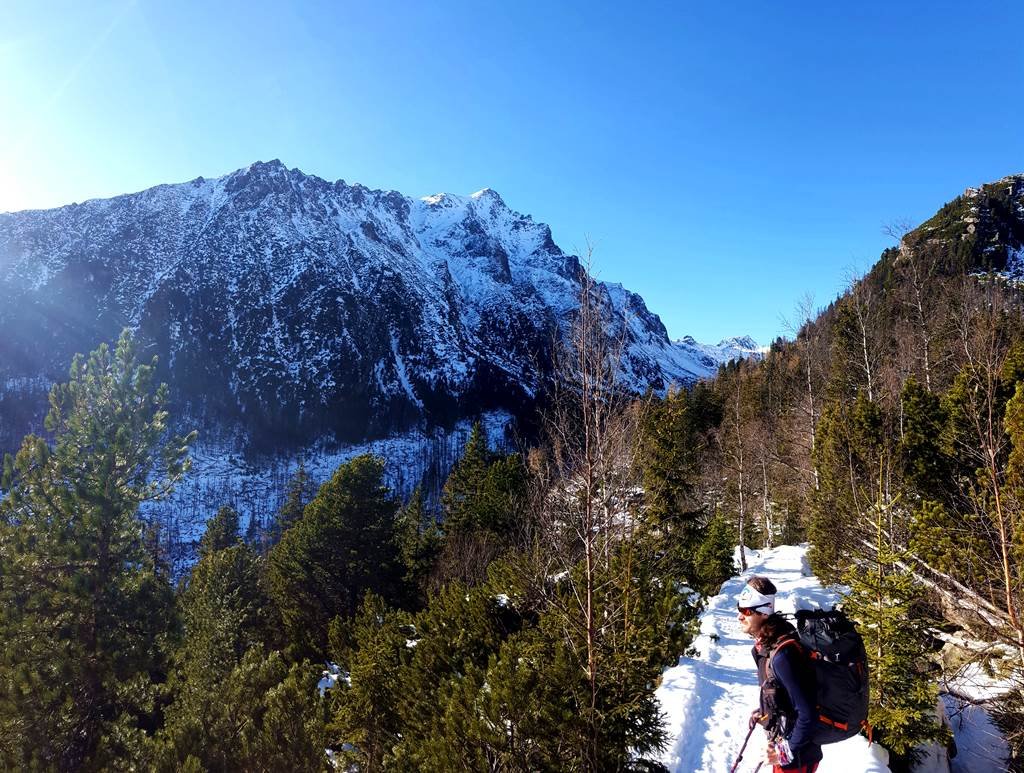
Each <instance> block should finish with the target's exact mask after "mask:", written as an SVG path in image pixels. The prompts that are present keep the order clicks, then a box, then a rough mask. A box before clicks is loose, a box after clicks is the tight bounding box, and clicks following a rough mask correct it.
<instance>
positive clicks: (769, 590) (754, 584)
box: [747, 575, 778, 596]
mask: <svg viewBox="0 0 1024 773" xmlns="http://www.w3.org/2000/svg"><path fill="white" fill-rule="evenodd" d="M747 585H749V586H750V587H751V588H753V589H754V590H756V591H757V592H758V593H760V594H761V595H762V596H774V595H775V594H776V593H778V591H777V590H776V589H775V583H773V582H772V581H771V580H769V579H768V578H767V577H765V576H763V575H756V576H754V577H751V578H750V579H749V580H747Z"/></svg>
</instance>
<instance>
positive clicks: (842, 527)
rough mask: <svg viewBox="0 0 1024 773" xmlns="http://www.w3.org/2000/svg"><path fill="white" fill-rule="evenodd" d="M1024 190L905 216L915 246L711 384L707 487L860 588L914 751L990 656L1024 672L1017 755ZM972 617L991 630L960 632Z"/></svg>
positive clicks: (834, 576) (878, 718) (895, 731)
mask: <svg viewBox="0 0 1024 773" xmlns="http://www.w3.org/2000/svg"><path fill="white" fill-rule="evenodd" d="M1022 189H1024V178H1020V177H1011V178H1006V179H1003V180H1000V181H999V182H997V183H993V184H991V185H986V186H983V187H981V188H980V189H969V190H968V191H967V192H966V193H965V194H964V195H963V196H960V197H958V198H957V199H955V200H954V201H952V202H950V203H949V204H946V205H945V206H944V207H943V208H942V209H941V210H940V211H939V212H938V213H937V214H936V215H935V217H933V218H932V219H930V220H928V221H927V222H926V223H924V224H922V225H921V226H919V227H917V228H915V229H913V230H909V231H907V230H905V229H894V231H895V233H894V235H895V236H896V238H897V239H898V244H897V245H896V246H893V247H892V248H891V249H887V250H886V251H885V252H884V253H883V254H882V256H881V258H880V260H879V261H878V263H877V264H876V265H875V266H874V267H873V268H872V269H871V270H870V271H869V272H868V273H867V274H866V275H865V276H863V277H860V278H856V279H855V280H853V281H852V282H851V283H850V286H849V288H848V289H847V291H846V292H845V293H844V294H843V295H842V296H841V297H840V298H838V299H837V300H836V301H835V302H834V303H832V304H830V305H829V306H828V307H827V308H826V309H824V310H823V311H821V312H820V313H817V312H815V310H814V309H813V304H811V303H810V302H808V303H806V304H804V306H803V308H801V309H799V310H798V312H797V316H798V325H797V332H796V335H795V337H794V339H793V340H780V341H777V342H776V343H775V344H774V345H773V346H772V347H771V351H770V352H769V353H768V354H767V356H766V357H765V358H764V360H763V361H761V362H740V363H736V364H733V365H729V366H726V367H724V368H723V369H722V370H721V371H720V372H719V375H718V377H717V379H715V380H714V382H713V383H712V384H711V385H710V386H709V387H707V389H708V390H710V392H711V393H713V395H714V397H715V401H716V404H717V405H719V406H720V407H721V418H720V421H718V423H717V424H716V426H715V427H714V429H713V431H712V433H711V437H713V438H714V442H713V443H712V444H710V446H709V449H710V451H711V453H710V454H709V455H708V456H706V457H705V459H704V462H703V467H702V469H703V471H704V474H703V477H702V483H701V484H700V485H699V486H698V488H699V490H700V492H699V494H698V496H697V500H698V501H699V502H700V503H701V504H702V505H703V506H704V507H705V509H706V510H708V511H712V512H719V513H722V514H724V515H725V516H726V517H727V518H728V519H729V522H730V525H731V527H732V528H734V529H735V531H736V533H738V537H739V541H740V543H741V544H754V545H760V544H764V545H766V546H771V545H773V544H778V543H780V542H789V541H792V540H793V539H799V538H802V537H806V538H807V539H809V540H810V542H811V543H812V550H811V560H812V565H813V568H814V570H815V572H816V573H817V574H818V575H819V576H821V577H822V578H824V579H826V580H829V581H834V582H842V583H845V584H847V585H849V586H850V587H851V589H852V592H851V595H850V596H849V597H848V599H847V601H846V609H847V611H848V612H850V613H851V615H852V616H854V617H855V618H856V619H857V620H858V621H859V622H860V624H861V630H862V632H863V633H864V635H865V639H866V642H867V645H868V651H869V653H870V655H871V659H872V667H873V671H872V680H873V681H872V699H873V705H872V714H871V721H872V722H873V724H874V725H875V727H876V729H877V730H878V731H879V737H880V738H881V739H882V741H883V743H885V744H886V745H887V746H889V747H890V748H892V749H893V750H894V751H895V752H897V753H903V752H906V751H907V750H909V749H910V748H911V747H913V746H914V745H915V744H916V743H918V742H920V741H922V740H925V739H927V738H929V737H938V736H941V734H942V731H941V729H940V728H939V726H938V725H937V724H936V720H935V715H934V707H935V705H936V698H937V696H938V692H939V690H940V689H946V688H947V686H946V685H945V678H946V677H947V676H948V675H949V674H951V673H953V672H954V671H955V670H956V669H957V668H959V667H961V666H962V665H963V664H964V662H965V661H967V660H978V661H979V662H982V664H983V665H984V668H985V669H986V670H989V671H990V672H994V673H997V674H999V675H1000V676H1002V677H1005V678H1008V679H1010V680H1012V682H1013V683H1014V684H1016V685H1018V688H1017V689H1015V690H1011V691H1010V692H1009V693H1007V694H1006V695H1004V696H1002V697H1000V698H993V699H991V700H990V701H989V704H990V705H989V708H990V710H991V711H992V712H993V713H994V715H995V716H996V717H997V719H998V720H999V721H1000V722H1001V724H1002V726H1003V728H1004V730H1005V731H1006V732H1007V735H1008V738H1009V740H1010V742H1011V746H1012V747H1013V753H1014V757H1013V760H1014V761H1013V763H1012V764H1013V765H1015V766H1019V764H1020V763H1019V762H1018V757H1019V755H1020V753H1021V746H1022V741H1024V738H1022V733H1024V699H1022V697H1021V696H1022V695H1024V692H1022V690H1021V687H1024V668H1022V666H1024V618H1022V613H1024V609H1022V607H1024V564H1022V558H1024V553H1022V549H1024V511H1022V507H1024V324H1022V323H1024V318H1022V316H1021V311H1022V305H1021V289H1020V285H1019V277H1020V256H1021V245H1022V235H1024V205H1022V202H1024V196H1022ZM700 393H701V390H700V389H698V390H695V391H694V392H691V393H689V394H685V393H683V394H678V395H675V396H673V397H671V398H669V400H667V401H666V402H665V403H664V407H663V408H662V410H666V411H670V412H671V411H672V410H676V411H684V412H685V411H686V410H689V409H690V403H692V402H693V401H694V400H695V396H696V395H699V394H700ZM702 400H703V399H702ZM676 404H678V407H676V408H674V409H673V408H672V406H674V405H676ZM957 632H959V633H963V634H964V635H966V636H968V637H971V638H976V639H981V640H984V641H986V642H990V643H991V644H990V645H989V646H986V647H984V648H982V649H981V650H980V651H968V650H967V649H965V648H962V647H955V646H953V645H952V644H949V643H946V644H945V645H944V642H949V641H950V640H952V639H953V638H954V637H953V636H952V634H954V633H957ZM1014 769H1017V768H1016V767H1015V768H1014Z"/></svg>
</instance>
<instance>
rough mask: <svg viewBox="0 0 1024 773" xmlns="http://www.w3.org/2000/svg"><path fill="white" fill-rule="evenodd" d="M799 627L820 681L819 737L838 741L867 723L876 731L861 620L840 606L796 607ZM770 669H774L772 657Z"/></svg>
mask: <svg viewBox="0 0 1024 773" xmlns="http://www.w3.org/2000/svg"><path fill="white" fill-rule="evenodd" d="M796 627H797V633H798V635H799V636H800V642H799V643H800V649H802V650H803V651H804V652H805V653H806V654H807V656H808V658H809V660H810V662H811V663H812V664H813V667H814V676H815V679H816V681H817V693H816V694H817V704H818V706H817V708H818V722H817V724H816V725H815V727H814V742H815V743H817V744H827V743H836V742H838V741H845V740H846V739H847V738H852V737H853V736H855V735H857V733H859V732H860V731H861V729H862V728H863V729H867V730H868V731H870V727H869V726H868V659H867V653H866V652H865V650H864V640H863V639H861V637H860V634H859V633H857V628H856V626H855V625H854V624H853V623H852V622H850V619H849V618H848V617H847V616H846V615H845V614H844V613H843V612H841V611H839V610H837V609H832V610H808V609H801V610H798V611H797V613H796ZM787 643H788V642H787ZM777 651H778V650H777V649H776V652H777ZM774 657H775V652H773V653H772V658H774ZM768 669H769V673H770V674H771V673H772V671H771V658H769V661H768Z"/></svg>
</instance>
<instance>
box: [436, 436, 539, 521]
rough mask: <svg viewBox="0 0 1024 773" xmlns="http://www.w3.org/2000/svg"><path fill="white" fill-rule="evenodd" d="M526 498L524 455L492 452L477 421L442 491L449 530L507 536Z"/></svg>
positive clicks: (443, 507) (442, 503)
mask: <svg viewBox="0 0 1024 773" xmlns="http://www.w3.org/2000/svg"><path fill="white" fill-rule="evenodd" d="M525 498H526V467H525V466H524V465H523V462H522V459H521V457H520V456H519V455H518V454H510V455H508V456H501V455H497V454H492V453H491V452H490V451H489V450H488V449H487V435H486V433H485V432H484V429H483V427H482V426H481V425H480V423H479V422H478V423H476V424H474V425H473V429H472V431H471V432H470V435H469V440H468V442H467V443H466V448H465V450H464V451H463V454H462V458H461V459H459V461H458V463H457V464H456V465H455V467H454V468H453V469H452V472H451V474H450V475H449V476H448V480H447V481H446V482H445V485H444V490H443V492H442V495H441V506H442V510H443V513H444V522H443V528H444V532H445V534H448V535H467V534H480V533H487V534H491V535H494V536H496V537H498V538H506V537H508V536H510V535H511V533H512V531H513V530H514V529H515V527H516V525H517V520H518V516H519V514H520V510H521V509H522V506H523V503H524V500H525Z"/></svg>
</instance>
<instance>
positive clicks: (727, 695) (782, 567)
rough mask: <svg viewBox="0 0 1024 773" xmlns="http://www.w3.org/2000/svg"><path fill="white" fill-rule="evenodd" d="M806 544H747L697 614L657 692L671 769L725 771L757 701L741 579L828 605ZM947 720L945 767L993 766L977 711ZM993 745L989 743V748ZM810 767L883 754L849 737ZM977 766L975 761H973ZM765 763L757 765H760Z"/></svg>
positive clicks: (747, 757) (869, 762)
mask: <svg viewBox="0 0 1024 773" xmlns="http://www.w3.org/2000/svg"><path fill="white" fill-rule="evenodd" d="M806 553H807V546H806V545H805V546H799V547H794V546H783V547H779V548H775V549H773V550H764V551H751V550H748V554H746V559H748V564H749V569H748V571H746V572H744V573H743V574H742V575H741V576H736V577H733V578H732V579H730V581H728V582H727V583H726V584H725V585H723V586H722V590H721V593H720V594H719V595H718V596H714V597H713V598H711V599H709V601H708V606H707V609H706V610H705V612H703V613H702V614H701V617H700V633H699V636H698V637H697V638H696V639H695V641H694V644H693V648H694V650H695V656H694V657H692V658H691V657H681V658H680V660H679V664H678V665H676V667H674V668H672V669H669V670H667V671H666V672H665V674H664V677H663V682H662V686H660V687H659V688H658V690H657V693H656V694H657V699H658V700H659V701H660V704H662V711H663V712H664V713H665V716H666V719H667V728H668V730H669V734H670V743H669V745H668V746H667V748H666V750H665V754H664V756H663V759H662V762H663V764H664V765H665V766H666V767H667V768H668V769H669V770H671V771H673V773H728V771H729V770H730V769H731V767H732V765H733V763H734V762H735V761H736V755H737V753H738V750H739V747H740V745H741V744H742V741H743V736H744V735H745V734H746V722H748V718H749V717H750V713H751V711H752V710H754V708H756V707H757V706H758V684H757V674H756V672H755V669H754V660H753V658H752V656H751V646H752V641H751V639H750V638H749V637H746V636H745V635H743V634H742V633H741V632H740V631H739V626H738V624H737V622H736V602H735V597H736V595H737V594H738V593H739V591H740V590H741V589H742V587H743V585H744V584H745V582H746V578H748V577H749V576H751V575H753V574H766V575H768V576H770V577H771V578H772V581H773V582H774V583H775V585H776V587H777V588H778V591H779V594H778V597H777V602H776V606H777V608H778V610H779V611H781V612H791V613H792V612H794V611H795V610H796V609H807V608H830V607H831V606H833V604H835V603H836V602H837V601H839V599H840V596H839V595H838V594H837V593H836V592H835V591H833V590H829V589H826V588H822V586H821V584H820V583H819V582H818V579H817V578H816V577H815V576H813V574H812V573H811V571H810V568H809V566H808V564H807V557H806ZM978 714H979V715H981V716H976V717H974V718H971V717H968V716H965V717H961V718H957V719H956V720H954V722H953V730H954V733H955V734H956V740H957V744H958V745H959V747H961V754H959V756H958V757H957V758H956V759H955V760H954V761H953V765H952V768H951V770H952V773H981V772H982V771H996V770H999V769H1000V767H1001V766H999V765H998V764H997V763H993V762H992V761H993V759H994V758H997V754H996V751H997V749H998V748H999V744H998V739H997V738H996V739H994V740H993V737H992V728H991V726H990V724H989V723H988V720H987V717H985V716H984V714H983V713H981V712H979V713H978ZM764 748H765V736H764V731H763V730H761V729H760V728H759V729H757V730H755V731H754V735H753V736H752V737H751V741H750V743H749V745H748V747H746V751H745V753H744V755H743V761H742V763H741V764H740V767H739V771H740V772H748V771H753V770H754V768H755V766H756V765H757V764H758V761H759V760H760V759H761V758H762V757H763V754H764ZM993 749H994V750H993ZM823 751H824V759H823V760H822V762H821V765H820V766H819V768H818V773H886V772H888V771H889V768H888V765H887V763H888V755H887V753H886V750H885V749H883V748H882V747H881V746H879V745H869V744H868V743H867V740H866V739H865V738H863V737H860V736H856V737H854V738H851V739H849V740H847V741H844V742H842V743H835V744H829V745H826V746H824V747H823ZM978 765H982V767H977V766H978ZM766 770H768V768H767V767H762V771H766ZM949 770H950V767H949V763H948V762H947V761H946V760H945V756H944V755H942V754H934V755H932V756H931V757H930V759H929V760H928V761H927V762H925V763H923V764H922V765H920V766H919V767H918V768H916V769H915V773H946V772H948V771H949Z"/></svg>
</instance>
